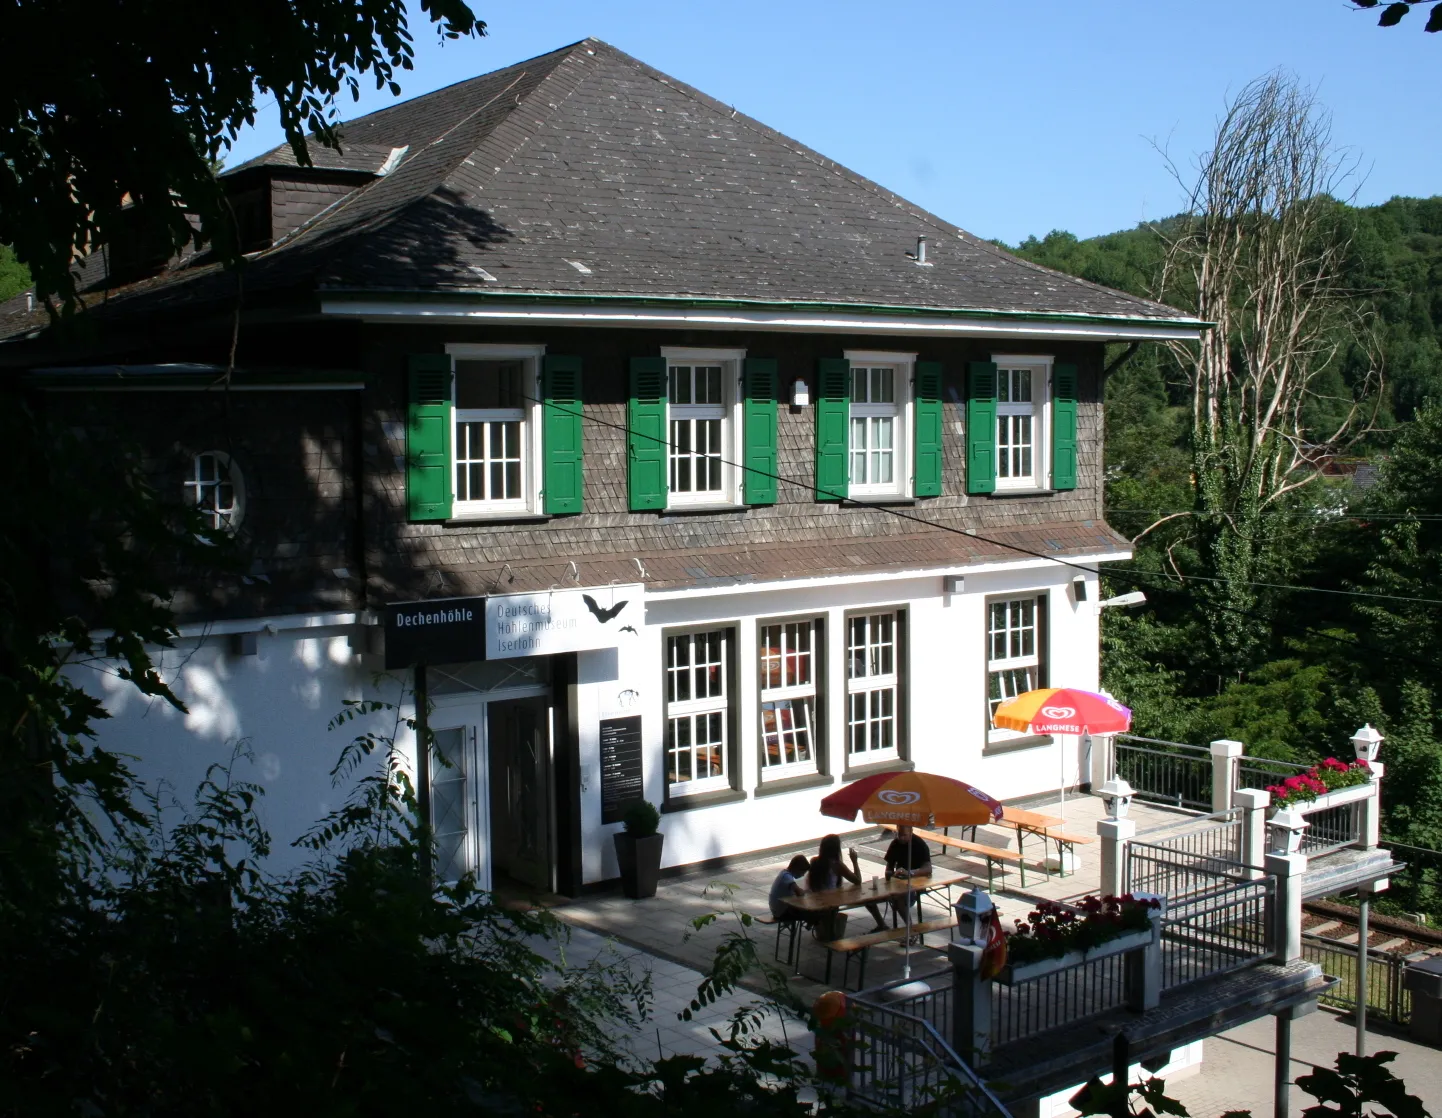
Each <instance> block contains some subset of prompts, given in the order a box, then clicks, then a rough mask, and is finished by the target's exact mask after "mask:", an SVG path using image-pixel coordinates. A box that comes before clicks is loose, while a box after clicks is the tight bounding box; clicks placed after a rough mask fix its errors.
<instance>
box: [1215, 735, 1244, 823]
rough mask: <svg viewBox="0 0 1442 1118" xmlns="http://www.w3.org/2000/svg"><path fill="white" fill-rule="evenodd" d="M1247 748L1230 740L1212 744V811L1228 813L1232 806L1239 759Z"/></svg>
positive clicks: (1225, 739)
mask: <svg viewBox="0 0 1442 1118" xmlns="http://www.w3.org/2000/svg"><path fill="white" fill-rule="evenodd" d="M1246 748H1247V747H1246V746H1245V745H1243V744H1242V743H1241V742H1239V741H1232V740H1231V739H1230V738H1221V739H1219V740H1217V741H1214V742H1212V810H1213V811H1226V810H1227V809H1228V808H1230V807H1231V806H1232V791H1233V788H1234V786H1235V784H1236V780H1237V758H1238V757H1240V756H1241V755H1242V753H1243V752H1245V750H1246Z"/></svg>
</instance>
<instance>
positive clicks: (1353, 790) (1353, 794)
mask: <svg viewBox="0 0 1442 1118" xmlns="http://www.w3.org/2000/svg"><path fill="white" fill-rule="evenodd" d="M1374 791H1375V787H1374V785H1372V784H1371V783H1370V782H1369V783H1367V784H1354V785H1352V786H1351V787H1350V788H1334V789H1333V790H1332V791H1330V792H1324V793H1323V794H1322V795H1320V796H1318V797H1317V798H1316V799H1315V800H1303V801H1299V802H1297V803H1294V804H1293V805H1292V808H1293V810H1295V811H1300V812H1301V813H1302V814H1303V815H1311V814H1312V813H1313V812H1317V811H1326V810H1327V809H1328V808H1329V807H1342V806H1343V805H1344V804H1354V803H1356V802H1357V801H1358V800H1365V799H1367V797H1369V796H1371V795H1372V793H1373V792H1374Z"/></svg>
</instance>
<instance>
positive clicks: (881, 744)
mask: <svg viewBox="0 0 1442 1118" xmlns="http://www.w3.org/2000/svg"><path fill="white" fill-rule="evenodd" d="M900 638H901V615H900V613H899V611H897V610H887V611H884V612H877V613H859V614H852V615H851V616H848V617H847V619H846V761H847V764H848V765H849V766H856V765H867V764H872V763H874V762H877V761H889V760H896V759H897V758H899V757H900V755H901V734H900V723H899V721H898V714H899V712H900V708H901V652H902V649H901V644H900Z"/></svg>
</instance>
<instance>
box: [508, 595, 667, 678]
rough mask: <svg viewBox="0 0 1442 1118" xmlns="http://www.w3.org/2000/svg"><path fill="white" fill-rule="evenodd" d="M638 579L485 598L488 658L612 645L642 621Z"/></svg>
mask: <svg viewBox="0 0 1442 1118" xmlns="http://www.w3.org/2000/svg"><path fill="white" fill-rule="evenodd" d="M642 593H643V587H642V586H641V584H640V583H627V584H626V585H624V586H593V587H590V588H588V589H581V588H576V589H566V590H543V591H541V592H540V593H536V594H493V595H491V596H490V597H489V598H487V599H486V600H485V601H486V659H487V660H505V659H509V658H511V657H513V656H549V655H551V654H552V653H555V652H584V651H588V650H590V649H593V648H615V647H617V646H618V645H620V644H621V643H622V642H624V641H630V640H638V639H639V638H640V631H641V628H642V626H643V625H644V624H645V616H644V611H643V609H642V607H641V595H642Z"/></svg>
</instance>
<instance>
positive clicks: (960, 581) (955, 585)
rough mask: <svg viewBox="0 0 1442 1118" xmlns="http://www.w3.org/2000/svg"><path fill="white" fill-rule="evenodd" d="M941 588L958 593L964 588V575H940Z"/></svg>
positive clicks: (951, 592) (949, 592) (947, 591)
mask: <svg viewBox="0 0 1442 1118" xmlns="http://www.w3.org/2000/svg"><path fill="white" fill-rule="evenodd" d="M941 588H942V590H944V591H946V593H948V594H960V593H961V592H962V591H963V590H965V589H966V576H965V575H942V576H941Z"/></svg>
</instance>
